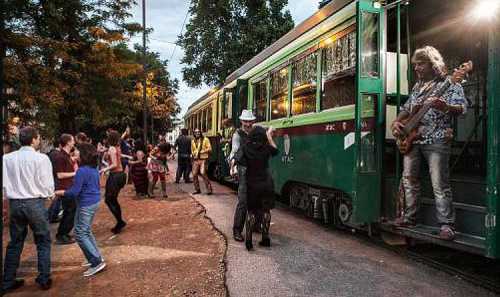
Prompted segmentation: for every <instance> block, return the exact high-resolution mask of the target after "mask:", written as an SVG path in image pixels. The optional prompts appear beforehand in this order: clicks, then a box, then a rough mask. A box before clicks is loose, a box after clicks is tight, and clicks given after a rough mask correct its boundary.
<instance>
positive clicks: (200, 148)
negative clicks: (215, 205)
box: [191, 129, 212, 195]
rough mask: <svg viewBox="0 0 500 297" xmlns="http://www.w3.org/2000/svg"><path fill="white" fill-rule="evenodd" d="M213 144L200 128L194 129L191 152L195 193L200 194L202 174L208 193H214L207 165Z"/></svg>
mask: <svg viewBox="0 0 500 297" xmlns="http://www.w3.org/2000/svg"><path fill="white" fill-rule="evenodd" d="M211 151H212V146H211V145H210V140H209V139H208V138H207V137H205V136H203V134H202V133H201V131H200V129H196V130H194V139H193V140H192V141H191V153H192V156H193V183H194V189H195V191H194V192H193V194H194V195H195V194H200V193H201V191H200V181H199V180H198V176H199V175H201V177H202V178H203V181H204V182H205V186H206V188H207V195H212V185H211V184H210V180H209V179H208V175H207V170H206V165H207V160H208V157H209V156H210V152H211Z"/></svg>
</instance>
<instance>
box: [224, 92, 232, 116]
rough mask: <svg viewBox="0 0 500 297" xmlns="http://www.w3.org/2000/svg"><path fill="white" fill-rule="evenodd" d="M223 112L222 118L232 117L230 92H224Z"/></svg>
mask: <svg viewBox="0 0 500 297" xmlns="http://www.w3.org/2000/svg"><path fill="white" fill-rule="evenodd" d="M225 101H226V102H225V104H224V106H225V113H224V118H225V119H232V118H233V93H232V92H226V100H225Z"/></svg>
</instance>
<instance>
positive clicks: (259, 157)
mask: <svg viewBox="0 0 500 297" xmlns="http://www.w3.org/2000/svg"><path fill="white" fill-rule="evenodd" d="M277 154H278V149H277V146H276V143H275V142H274V140H273V128H272V127H271V128H269V129H268V130H267V131H266V129H265V128H263V127H261V126H255V127H254V128H253V129H252V131H250V133H249V134H248V141H247V143H246V144H244V145H243V146H242V147H241V148H240V150H239V151H238V153H237V154H236V157H235V159H236V163H237V164H239V165H242V166H246V167H247V193H248V194H247V210H248V214H247V219H246V227H245V230H246V232H245V233H246V234H245V246H246V248H247V250H251V249H252V248H253V243H252V230H253V227H254V225H255V222H256V217H259V218H262V241H260V242H259V245H261V246H267V247H268V246H271V240H270V238H269V225H270V223H271V212H270V210H271V209H272V208H274V187H273V179H272V177H271V173H270V172H269V159H270V158H271V157H273V156H275V155H277Z"/></svg>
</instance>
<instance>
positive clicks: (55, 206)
mask: <svg viewBox="0 0 500 297" xmlns="http://www.w3.org/2000/svg"><path fill="white" fill-rule="evenodd" d="M59 153H61V145H60V144H59V139H58V138H57V137H56V139H55V140H54V147H53V148H52V150H50V152H49V153H48V154H47V155H48V156H49V160H50V163H51V164H52V176H53V178H54V184H55V186H56V187H57V172H56V170H55V168H56V166H55V164H56V163H55V162H56V161H55V160H56V156H57V154H59ZM60 211H61V199H54V200H52V202H51V204H50V207H49V210H48V212H49V222H50V223H51V224H52V223H58V222H59V221H60V220H61V219H60V216H59V213H60Z"/></svg>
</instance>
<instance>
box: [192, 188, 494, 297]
mask: <svg viewBox="0 0 500 297" xmlns="http://www.w3.org/2000/svg"><path fill="white" fill-rule="evenodd" d="M182 187H183V189H184V190H186V191H192V186H191V185H187V184H183V185H182ZM214 191H215V194H214V195H212V196H206V195H196V196H195V198H196V200H198V201H199V202H200V203H201V204H203V206H204V207H205V208H206V210H207V216H208V217H209V218H211V219H212V221H213V222H214V224H215V226H216V228H218V229H219V230H221V232H222V233H224V235H225V236H226V237H227V241H228V250H227V254H226V266H227V272H226V284H227V287H228V291H229V294H230V296H234V297H246V296H249V297H250V296H290V297H291V296H297V297H299V296H300V297H303V296H317V297H319V296H324V297H334V296H335V297H368V296H370V297H371V296H373V297H375V296H380V297H391V296H405V297H406V296H422V297H423V296H425V297H432V296H436V297H445V296H450V297H451V296H453V297H459V296H463V297H470V296H475V297H487V296H496V295H495V294H494V293H491V292H489V291H487V290H484V289H482V288H478V287H476V286H474V285H471V284H470V283H467V282H465V281H463V280H461V279H458V278H456V277H453V276H451V275H449V274H446V273H444V272H440V271H438V270H436V269H433V268H431V267H428V266H425V265H423V264H420V263H417V262H414V261H411V260H408V259H405V258H403V257H401V256H399V255H396V254H394V253H391V252H389V251H388V250H386V249H383V248H380V247H378V246H375V245H373V244H370V243H369V242H367V241H366V240H363V239H359V238H356V237H354V236H351V235H350V234H348V233H346V232H340V231H335V230H332V229H327V228H325V227H323V226H321V225H319V224H316V223H314V222H311V221H310V220H308V219H305V218H304V217H302V216H301V215H297V214H295V213H293V212H291V211H290V210H288V209H283V208H281V209H280V208H278V209H275V210H273V211H272V223H271V231H270V232H271V241H272V247H271V248H262V247H259V246H258V245H256V243H257V241H258V240H260V236H259V235H257V234H254V247H255V250H254V251H251V252H247V251H246V249H245V247H244V245H243V244H242V243H239V242H236V241H234V240H233V239H232V223H233V214H234V209H235V206H236V195H235V193H234V191H232V190H231V189H229V188H227V187H224V186H220V185H215V184H214Z"/></svg>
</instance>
